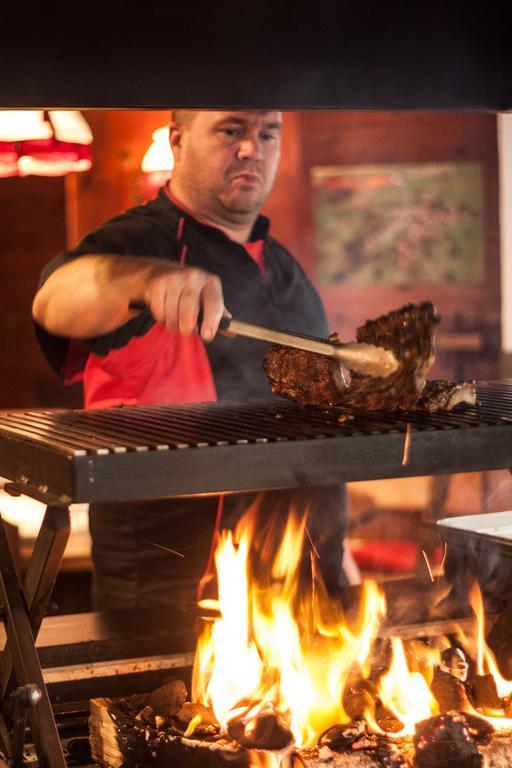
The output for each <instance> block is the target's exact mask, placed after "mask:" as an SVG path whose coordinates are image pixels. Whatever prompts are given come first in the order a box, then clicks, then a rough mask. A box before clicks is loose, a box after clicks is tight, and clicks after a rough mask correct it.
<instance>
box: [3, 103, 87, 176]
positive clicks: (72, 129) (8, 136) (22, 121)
mask: <svg viewBox="0 0 512 768" xmlns="http://www.w3.org/2000/svg"><path fill="white" fill-rule="evenodd" d="M92 140H93V137H92V133H91V129H90V128H89V126H88V124H87V122H86V120H85V118H84V117H83V115H82V114H81V113H80V112H78V111H77V110H72V109H70V110H51V111H49V112H44V111H42V110H4V111H0V177H4V178H5V177H8V176H30V175H37V176H63V175H65V174H67V173H72V172H73V173H77V172H81V171H87V170H89V168H91V165H92V160H91V150H90V144H91V142H92Z"/></svg>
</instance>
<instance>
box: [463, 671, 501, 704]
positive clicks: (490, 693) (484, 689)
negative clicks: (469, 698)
mask: <svg viewBox="0 0 512 768" xmlns="http://www.w3.org/2000/svg"><path fill="white" fill-rule="evenodd" d="M471 689H472V692H473V702H474V704H475V707H478V708H479V709H483V710H484V711H488V710H492V711H496V710H498V711H500V712H501V710H502V709H503V706H502V702H501V699H500V697H499V695H498V689H497V688H496V682H495V680H494V677H493V676H492V675H475V676H474V677H473V678H472V679H471Z"/></svg>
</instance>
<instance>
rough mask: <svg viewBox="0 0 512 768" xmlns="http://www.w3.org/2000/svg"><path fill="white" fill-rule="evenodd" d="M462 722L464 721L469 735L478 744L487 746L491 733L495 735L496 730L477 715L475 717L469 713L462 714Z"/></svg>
mask: <svg viewBox="0 0 512 768" xmlns="http://www.w3.org/2000/svg"><path fill="white" fill-rule="evenodd" d="M464 720H465V721H466V724H467V726H468V728H469V732H470V734H471V735H472V736H473V738H474V739H476V740H477V742H478V743H479V744H488V743H489V742H490V741H491V738H492V735H493V733H496V729H495V728H494V727H493V726H492V725H491V724H490V722H489V721H488V720H485V718H483V717H480V716H479V715H475V714H473V713H471V712H464Z"/></svg>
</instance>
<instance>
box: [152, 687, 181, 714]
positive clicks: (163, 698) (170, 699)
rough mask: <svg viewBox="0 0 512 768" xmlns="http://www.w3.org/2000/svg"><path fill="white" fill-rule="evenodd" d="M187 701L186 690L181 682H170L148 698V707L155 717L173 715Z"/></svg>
mask: <svg viewBox="0 0 512 768" xmlns="http://www.w3.org/2000/svg"><path fill="white" fill-rule="evenodd" d="M186 700H187V689H186V687H185V683H184V682H183V680H170V681H169V682H168V683H165V684H164V685H161V686H160V688H157V689H156V691H153V692H152V693H150V694H149V696H148V705H149V706H150V707H151V708H152V709H153V711H154V712H155V714H156V715H160V716H162V717H169V716H170V715H175V714H176V712H177V711H178V709H180V707H182V706H183V704H184V703H185V702H186Z"/></svg>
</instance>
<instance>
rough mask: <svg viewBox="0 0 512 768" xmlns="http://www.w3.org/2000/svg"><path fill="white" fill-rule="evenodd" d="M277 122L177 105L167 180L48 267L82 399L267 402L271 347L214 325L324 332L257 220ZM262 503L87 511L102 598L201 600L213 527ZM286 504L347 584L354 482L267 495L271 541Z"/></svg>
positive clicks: (126, 603) (107, 602)
mask: <svg viewBox="0 0 512 768" xmlns="http://www.w3.org/2000/svg"><path fill="white" fill-rule="evenodd" d="M281 128H282V115H281V113H280V112H277V111H267V110H249V111H240V112H212V111H191V110H176V111H175V112H174V113H173V119H172V122H171V125H170V143H171V148H172V151H173V154H174V161H175V164H174V171H173V175H172V179H171V181H170V183H169V185H168V186H166V187H165V188H162V189H161V190H160V192H159V194H158V196H157V198H156V199H154V200H151V201H150V202H148V203H147V204H145V205H141V206H137V207H135V208H131V209H130V210H128V211H126V212H125V213H123V214H121V215H120V216H116V217H115V218H113V219H111V220H109V221H107V222H106V223H105V224H104V225H103V226H101V227H100V228H99V229H97V230H95V231H93V232H91V233H90V234H88V235H87V236H86V237H85V238H84V239H83V240H82V241H81V242H80V243H79V244H78V245H77V246H76V247H75V248H73V249H72V250H70V251H65V252H64V253H62V254H61V255H59V256H58V257H57V258H56V259H54V260H53V261H52V262H51V263H50V264H48V265H47V266H46V267H45V269H44V270H43V273H42V277H41V285H40V287H39V290H38V292H37V294H36V297H35V300H34V304H33V317H34V320H35V323H36V331H37V335H38V338H39V341H40V343H41V346H42V349H43V351H44V353H45V355H46V357H47V359H48V361H49V362H50V364H51V365H52V366H53V367H54V369H55V370H56V371H57V372H58V373H59V374H60V375H61V376H62V377H63V378H64V380H65V381H66V382H74V381H76V380H78V379H81V380H82V381H83V386H84V399H85V407H86V408H105V407H112V406H122V405H152V404H157V403H158V404H162V403H187V402H198V401H205V400H219V401H221V400H229V399H237V400H242V399H247V398H255V397H269V395H270V390H269V386H268V383H267V380H266V377H265V374H264V372H263V370H262V360H263V357H264V354H265V352H266V350H267V348H268V345H266V344H264V343H260V342H255V341H251V340H246V339H243V338H239V337H236V338H233V337H231V338H228V337H226V336H223V335H222V334H219V333H217V331H218V326H219V322H220V319H221V317H222V316H223V315H224V314H226V313H228V311H229V313H231V314H232V315H233V316H234V317H236V318H237V319H241V320H245V321H247V322H255V323H258V324H261V325H269V326H275V327H281V328H288V329H291V330H293V331H297V332H299V333H308V334H311V335H314V336H323V337H326V336H327V335H328V327H327V322H326V318H325V313H324V310H323V308H322V304H321V301H320V299H319V297H318V295H317V293H316V291H315V289H314V288H313V286H312V285H311V283H310V282H309V281H308V279H307V277H306V276H305V274H304V272H303V270H302V269H301V267H300V266H299V264H298V263H297V262H296V261H295V260H294V258H293V257H292V256H291V255H290V253H289V252H288V251H287V250H286V249H285V248H283V247H282V246H281V245H280V244H279V243H278V242H277V241H276V240H274V239H273V238H272V237H271V236H270V235H269V232H268V230H269V221H268V219H266V218H265V217H263V216H261V215H259V211H260V208H261V206H262V205H263V203H264V201H265V200H266V198H267V196H268V194H269V193H270V191H271V189H272V186H273V183H274V178H275V173H276V169H277V165H278V161H279V155H280V143H281ZM200 313H201V316H200V329H199V331H198V317H199V315H200ZM254 500H255V494H247V493H245V494H234V495H229V496H226V497H224V498H223V497H205V498H202V497H197V498H189V499H166V500H157V501H151V502H133V503H129V504H119V503H116V504H96V505H92V506H91V509H90V527H91V535H92V542H93V548H92V559H93V564H94V603H95V607H97V608H100V609H103V610H105V609H110V610H112V609H135V608H144V607H150V606H156V605H165V604H170V603H175V602H182V601H188V600H193V599H194V598H195V595H196V589H197V585H198V582H199V581H200V577H201V575H202V574H204V572H205V568H206V567H207V563H208V560H209V554H211V553H210V546H211V541H212V536H213V535H214V533H215V532H216V531H217V530H218V527H219V526H221V527H223V526H230V527H231V526H233V524H234V523H235V522H236V521H237V520H238V519H239V517H240V516H241V515H242V514H243V512H244V511H245V510H246V509H247V508H248V507H249V506H250V505H251V504H252V503H253V502H254ZM291 505H293V507H294V510H295V512H296V513H298V514H299V515H302V514H305V513H308V532H309V535H310V537H311V543H312V546H313V547H314V550H315V551H316V552H317V553H318V555H319V568H320V571H321V573H322V575H323V577H324V579H325V581H326V583H327V585H328V587H329V588H330V589H334V588H335V587H337V586H338V585H340V584H341V583H343V573H342V569H341V563H342V556H343V538H344V534H345V515H344V491H343V489H342V488H341V487H324V488H316V489H311V488H306V489H294V490H281V491H272V492H264V493H263V494H262V495H261V499H260V506H259V514H260V515H261V521H262V527H261V528H260V531H261V535H263V531H264V527H265V525H266V523H267V522H268V521H270V519H271V516H272V517H275V515H278V516H280V518H281V519H282V521H283V522H284V520H285V519H286V517H287V515H288V513H289V510H290V507H291ZM210 560H211V558H210ZM304 564H305V566H304V567H305V569H306V568H309V567H310V566H309V553H308V552H304ZM203 585H204V579H203V581H202V582H201V586H203Z"/></svg>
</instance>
